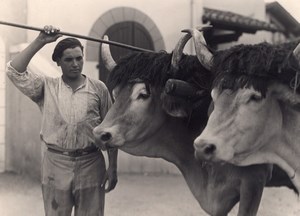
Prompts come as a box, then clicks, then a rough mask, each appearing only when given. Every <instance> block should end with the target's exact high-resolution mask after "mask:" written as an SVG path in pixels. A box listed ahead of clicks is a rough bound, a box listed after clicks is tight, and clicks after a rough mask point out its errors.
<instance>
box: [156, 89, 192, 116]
mask: <svg viewBox="0 0 300 216" xmlns="http://www.w3.org/2000/svg"><path fill="white" fill-rule="evenodd" d="M161 101H162V108H163V109H164V111H165V112H166V113H167V114H168V115H170V116H173V117H177V118H185V117H188V115H189V113H190V108H189V107H192V106H189V105H188V102H187V101H186V100H185V99H184V98H179V97H174V96H171V95H168V94H166V93H165V92H164V93H162V94H161Z"/></svg>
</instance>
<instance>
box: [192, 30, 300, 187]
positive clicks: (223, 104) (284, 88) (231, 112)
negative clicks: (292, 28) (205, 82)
mask: <svg viewBox="0 0 300 216" xmlns="http://www.w3.org/2000/svg"><path fill="white" fill-rule="evenodd" d="M198 34H200V33H198ZM296 45H297V44H296V43H287V44H281V45H271V44H268V43H266V42H264V43H260V44H255V45H237V46H234V47H232V48H230V49H228V50H224V51H219V52H217V53H215V54H214V56H213V58H212V59H211V64H210V66H211V70H212V72H214V73H215V80H214V82H213V89H212V92H211V96H212V98H213V102H214V110H213V112H212V113H211V115H210V117H209V120H208V123H207V126H206V128H205V129H204V131H203V132H202V133H201V134H200V135H199V136H198V137H197V138H196V139H195V141H194V146H195V152H196V153H195V154H196V157H198V158H202V159H203V158H205V159H207V160H212V161H226V162H230V163H233V164H235V165H239V166H246V165H251V164H261V163H274V164H277V165H279V166H280V167H281V168H282V169H283V170H284V171H286V173H287V174H288V176H289V177H290V178H291V180H292V182H293V183H294V185H295V186H296V188H297V189H298V191H299V189H300V136H299V134H300V114H299V102H300V97H299V94H298V89H297V87H298V86H299V80H300V76H299V75H300V74H299V73H300V67H299V64H298V62H299V59H300V58H299V50H300V49H299V48H300V46H299V45H298V48H297V49H295V47H296ZM294 49H295V50H294ZM293 50H294V52H293ZM295 56H298V60H297V58H295Z"/></svg>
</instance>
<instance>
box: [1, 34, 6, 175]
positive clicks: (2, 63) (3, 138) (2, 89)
mask: <svg viewBox="0 0 300 216" xmlns="http://www.w3.org/2000/svg"><path fill="white" fill-rule="evenodd" d="M5 102H6V101H5V44H4V41H3V39H2V38H1V36H0V173H1V172H3V171H5V165H4V164H5V107H6V104H5Z"/></svg>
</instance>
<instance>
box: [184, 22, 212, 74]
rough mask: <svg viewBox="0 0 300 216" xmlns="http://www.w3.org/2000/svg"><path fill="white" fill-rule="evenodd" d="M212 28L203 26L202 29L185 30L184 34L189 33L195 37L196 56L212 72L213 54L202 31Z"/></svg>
mask: <svg viewBox="0 0 300 216" xmlns="http://www.w3.org/2000/svg"><path fill="white" fill-rule="evenodd" d="M208 27H211V26H203V27H202V28H200V29H188V30H183V32H189V33H190V34H191V35H192V36H193V40H194V43H195V50H196V55H197V58H198V60H199V61H200V63H201V64H202V65H203V66H204V67H205V68H206V69H207V70H210V69H211V67H212V57H213V55H212V53H211V52H210V51H209V50H208V48H207V45H206V41H205V39H204V36H203V34H202V31H203V30H205V28H208Z"/></svg>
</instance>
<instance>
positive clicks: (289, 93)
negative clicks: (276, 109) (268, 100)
mask: <svg viewBox="0 0 300 216" xmlns="http://www.w3.org/2000/svg"><path fill="white" fill-rule="evenodd" d="M270 90H271V94H273V95H275V97H276V98H277V99H278V100H280V101H282V102H284V103H287V104H289V105H290V106H292V107H294V108H295V109H300V95H299V94H298V93H297V92H294V91H293V90H292V89H291V88H289V87H288V86H285V85H278V84H277V85H276V84H274V85H272V86H271V87H270Z"/></svg>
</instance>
